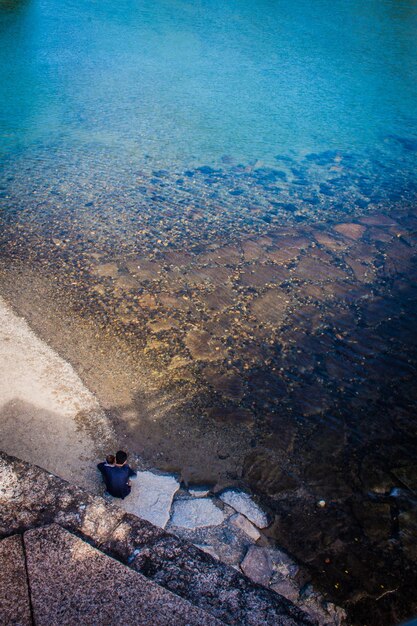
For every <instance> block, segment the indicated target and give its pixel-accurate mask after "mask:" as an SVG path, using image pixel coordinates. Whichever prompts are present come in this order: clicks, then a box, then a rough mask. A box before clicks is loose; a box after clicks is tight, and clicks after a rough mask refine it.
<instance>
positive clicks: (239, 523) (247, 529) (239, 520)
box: [230, 513, 261, 541]
mask: <svg viewBox="0 0 417 626" xmlns="http://www.w3.org/2000/svg"><path fill="white" fill-rule="evenodd" d="M230 522H231V524H233V526H235V527H236V528H238V529H239V530H242V531H243V532H244V533H245V534H246V535H247V536H248V537H250V538H251V539H253V541H258V539H259V537H260V536H261V533H260V532H259V530H258V529H257V528H256V526H254V525H253V524H252V522H250V521H249V520H248V519H247V518H246V517H245V516H244V515H241V514H240V513H235V515H232V517H231V518H230Z"/></svg>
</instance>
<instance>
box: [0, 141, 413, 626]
mask: <svg viewBox="0 0 417 626" xmlns="http://www.w3.org/2000/svg"><path fill="white" fill-rule="evenodd" d="M398 149H399V150H400V149H401V148H400V147H399V148H398ZM401 158H402V159H403V161H402V167H401V168H397V169H395V168H393V167H392V166H391V165H389V164H386V166H385V167H380V166H379V165H378V161H377V160H375V161H370V160H366V159H359V158H355V157H354V156H352V155H344V154H340V153H337V152H336V153H333V154H325V155H308V156H306V157H305V158H301V157H300V158H298V159H295V158H294V159H291V158H289V160H287V161H282V162H279V167H278V168H273V167H269V166H268V167H266V166H264V165H262V164H257V165H256V164H255V165H233V164H229V163H222V164H221V165H219V166H217V165H216V167H214V166H213V167H211V166H206V167H204V166H202V167H200V168H191V169H190V170H188V173H185V172H179V171H178V172H173V171H172V172H170V171H168V170H166V171H165V173H164V174H163V175H158V176H156V175H154V174H153V172H152V168H151V166H150V165H146V164H141V165H140V166H139V165H137V164H131V163H129V164H125V165H124V166H122V165H121V163H120V162H119V161H118V160H117V158H116V157H115V155H112V154H100V150H99V149H98V148H97V150H95V152H94V160H92V159H91V157H90V155H88V154H85V153H83V152H82V151H81V150H79V151H77V150H75V149H74V151H73V153H70V154H68V153H66V154H62V153H61V152H60V151H59V150H58V149H55V148H54V147H49V151H48V154H45V152H44V151H43V150H42V149H41V148H39V151H38V152H36V150H35V151H34V153H33V154H30V155H28V154H25V155H22V158H21V160H20V161H19V164H18V165H19V166H18V167H17V166H16V162H14V163H13V164H12V166H13V167H12V166H11V165H9V164H8V163H6V164H5V169H4V181H5V182H4V191H5V193H4V196H3V198H2V203H3V204H4V211H3V212H2V214H1V218H0V220H1V242H0V243H1V255H0V268H1V274H0V288H1V291H2V294H3V295H4V296H5V297H6V298H7V299H8V300H9V301H10V302H11V303H12V304H13V305H14V306H15V307H16V308H17V309H18V310H19V312H21V313H22V314H24V315H25V316H26V317H27V318H28V320H29V322H30V323H31V324H32V327H33V328H34V329H35V330H36V331H38V332H39V333H41V334H43V336H44V337H45V338H47V339H48V341H49V342H51V344H52V345H53V346H54V347H55V348H56V349H58V351H59V352H60V353H61V354H62V355H63V356H65V357H66V358H68V359H69V360H70V361H71V363H72V364H73V365H74V366H75V367H76V369H77V371H78V372H79V373H80V375H81V376H82V378H83V380H84V381H85V382H86V383H87V384H88V386H89V387H90V388H91V389H92V390H93V391H94V392H95V393H96V394H97V396H98V398H99V399H100V401H101V402H102V404H103V406H104V407H105V408H106V409H108V411H109V412H110V414H111V415H112V416H113V420H114V423H115V426H116V428H117V429H118V432H119V436H120V439H121V440H122V441H123V442H125V445H126V447H128V448H129V449H130V450H131V451H133V452H137V453H138V454H139V455H141V456H142V457H143V458H144V459H145V464H146V463H148V464H149V466H151V465H153V466H157V467H159V468H160V469H162V470H164V471H173V470H174V471H177V472H179V473H181V476H182V478H183V480H184V481H185V482H186V483H187V482H188V481H190V482H199V483H208V484H214V485H216V484H217V487H218V489H222V488H225V487H230V486H239V487H241V488H246V489H250V490H252V491H254V492H256V493H257V495H258V496H259V497H260V499H261V501H262V503H263V504H264V505H265V506H266V507H267V508H268V510H269V511H270V513H271V516H272V517H273V518H274V523H273V525H272V529H271V531H270V532H271V534H272V536H275V537H276V538H277V539H278V541H279V542H280V545H283V546H284V547H285V548H286V549H288V550H289V551H290V552H291V553H292V554H294V556H295V557H296V558H297V559H298V560H299V561H301V562H303V563H305V564H306V565H307V566H308V568H309V569H310V572H311V574H312V575H313V577H314V579H315V580H316V581H318V583H319V585H320V586H321V588H322V589H323V590H325V591H326V593H328V594H329V597H331V598H333V599H334V600H336V601H337V602H338V603H339V604H345V605H346V606H348V607H349V611H350V619H351V621H352V623H355V624H356V623H358V624H359V623H360V624H362V623H365V622H366V623H369V624H375V625H376V624H380V623H381V620H383V621H385V622H386V623H387V624H391V623H395V622H396V621H398V620H399V619H402V618H406V617H408V616H409V615H410V614H411V613H413V611H414V612H415V611H416V610H417V607H416V606H415V604H414V600H413V599H412V598H413V597H414V596H413V594H411V593H410V589H411V586H412V584H413V581H414V580H415V579H416V576H417V570H416V568H415V562H413V554H414V552H413V546H412V539H411V537H412V532H413V531H412V528H414V521H413V513H412V512H413V511H414V508H415V504H416V502H415V501H416V497H415V487H414V486H413V485H414V478H413V474H412V472H411V473H410V470H407V472H408V474H407V476H405V474H404V472H401V471H400V470H401V469H402V468H409V467H410V466H411V465H412V464H413V463H414V460H415V454H416V449H417V428H416V421H415V406H416V400H417V397H416V386H415V384H414V381H415V372H416V365H417V346H416V343H417V338H416V334H415V312H416V310H417V308H416V300H417V289H416V286H415V285H416V283H415V270H416V235H415V234H416V229H417V216H416V214H415V197H414V195H413V194H414V193H415V192H414V191H413V188H412V183H411V179H410V171H411V170H412V167H411V159H412V158H414V153H411V152H410V153H408V152H406V151H404V155H403V156H402V157H401ZM407 159H408V160H407ZM52 163H53V167H52V166H51V164H52ZM388 165H389V167H388ZM207 168H208V169H207ZM155 171H159V170H156V169H155ZM279 172H281V173H279ZM237 191H238V192H239V193H237ZM230 192H233V193H232V194H231V193H230ZM394 488H399V489H403V490H404V493H405V494H406V495H405V496H404V497H401V498H400V499H398V498H397V499H395V498H394V499H392V498H391V497H390V496H389V493H390V491H391V490H392V489H394ZM374 493H376V494H377V496H378V497H380V498H381V497H382V498H385V500H384V501H383V502H379V501H378V502H377V503H374V501H373V500H372V498H373V497H374V496H373V494H374ZM320 499H324V500H325V501H326V502H327V503H328V505H327V506H326V507H325V508H324V509H323V510H319V509H318V508H317V506H316V502H317V501H318V500H320ZM371 504H372V506H371ZM374 504H375V506H373V505H374ZM378 507H379V508H378ZM326 559H329V563H327V562H326ZM346 571H347V572H348V573H346ZM386 572H395V576H396V579H397V580H398V581H399V583H398V589H397V590H396V591H395V592H392V593H391V592H390V593H387V594H386V595H384V596H383V597H382V598H381V599H378V598H379V597H380V595H381V593H384V590H387V589H391V588H390V584H391V582H390V576H389V575H388V574H386Z"/></svg>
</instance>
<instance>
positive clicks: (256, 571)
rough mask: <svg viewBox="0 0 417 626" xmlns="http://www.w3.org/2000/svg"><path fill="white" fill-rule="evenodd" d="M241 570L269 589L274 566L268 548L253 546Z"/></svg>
mask: <svg viewBox="0 0 417 626" xmlns="http://www.w3.org/2000/svg"><path fill="white" fill-rule="evenodd" d="M240 567H241V570H242V572H243V573H244V574H246V576H247V577H248V578H250V579H251V580H253V581H254V582H256V583H259V584H260V585H264V586H265V587H268V585H269V581H270V580H271V576H272V574H273V571H274V570H273V565H272V561H271V558H270V556H269V552H268V550H267V549H266V548H258V547H257V546H251V547H250V548H249V550H248V551H247V553H246V556H245V558H244V559H243V561H242V563H241V565H240Z"/></svg>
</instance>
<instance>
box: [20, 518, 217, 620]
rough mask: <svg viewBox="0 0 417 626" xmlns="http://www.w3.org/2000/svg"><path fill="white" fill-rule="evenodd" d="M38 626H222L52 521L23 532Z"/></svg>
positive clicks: (34, 612)
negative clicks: (84, 625) (120, 625)
mask: <svg viewBox="0 0 417 626" xmlns="http://www.w3.org/2000/svg"><path fill="white" fill-rule="evenodd" d="M24 543H25V549H26V555H27V568H28V574H29V580H30V587H31V595H32V607H33V614H34V619H35V622H36V625H37V626H62V624H92V625H93V624H95V625H97V626H98V625H102V624H112V623H114V624H132V625H135V624H137V625H139V624H140V626H186V625H187V626H192V625H194V624H195V625H196V626H197V625H199V626H200V625H201V626H220V624H221V622H220V621H218V620H217V619H215V618H214V617H212V616H210V615H208V614H207V613H205V612H204V611H202V610H201V609H197V608H196V607H193V606H192V605H191V604H190V603H189V602H187V601H186V600H183V599H182V598H179V597H178V596H175V595H174V594H172V593H170V592H169V591H167V590H166V589H163V588H161V587H159V586H158V585H156V584H155V583H153V582H151V581H149V580H148V579H147V578H145V577H144V576H141V575H140V574H138V573H137V572H134V571H132V570H131V569H129V568H128V567H125V566H124V565H122V564H121V563H119V562H117V561H115V560H114V559H112V558H110V557H108V556H106V555H105V554H103V553H102V552H99V551H98V550H96V549H95V548H93V547H91V546H90V545H89V544H87V543H86V542H85V541H82V540H81V539H78V538H77V537H75V536H74V535H72V534H71V533H69V532H68V531H66V530H64V529H63V528H61V527H60V526H57V525H55V524H53V525H51V526H46V527H44V528H40V529H35V530H30V531H28V532H26V533H25V535H24Z"/></svg>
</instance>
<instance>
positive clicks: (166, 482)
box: [115, 471, 180, 528]
mask: <svg viewBox="0 0 417 626" xmlns="http://www.w3.org/2000/svg"><path fill="white" fill-rule="evenodd" d="M179 487H180V484H179V482H178V480H177V479H176V478H175V476H171V475H170V476H164V475H160V474H154V473H153V472H148V471H145V472H138V474H137V477H136V478H135V479H134V480H132V491H131V493H130V495H129V497H128V498H125V499H124V500H118V501H117V502H115V503H116V504H117V505H119V506H120V507H121V508H123V509H124V510H125V511H126V512H127V513H133V514H134V515H137V516H138V517H141V518H142V519H146V520H148V522H151V523H152V524H155V526H159V528H165V526H166V525H167V523H168V520H169V516H170V511H171V505H172V500H173V498H174V495H175V493H176V492H177V491H178V489H179Z"/></svg>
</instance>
